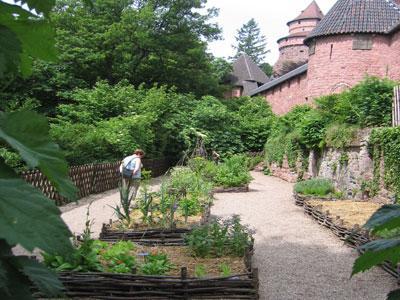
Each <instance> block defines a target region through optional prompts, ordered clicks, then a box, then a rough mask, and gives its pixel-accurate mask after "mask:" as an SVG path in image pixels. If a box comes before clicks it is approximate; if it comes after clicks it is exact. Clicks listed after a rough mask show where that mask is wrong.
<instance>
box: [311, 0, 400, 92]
mask: <svg viewBox="0 0 400 300" xmlns="http://www.w3.org/2000/svg"><path fill="white" fill-rule="evenodd" d="M399 24H400V9H399V7H398V6H397V5H396V0H374V1H370V0H338V1H337V2H336V4H335V5H334V6H333V7H332V8H331V10H330V11H329V12H328V13H327V15H326V16H325V17H324V18H323V19H322V21H321V22H319V24H318V25H317V27H316V28H315V29H314V30H313V31H312V32H311V33H310V35H309V36H308V37H307V38H306V40H305V41H304V42H305V44H307V45H308V47H309V58H308V71H307V78H308V91H307V94H308V98H316V97H319V96H321V95H327V94H331V93H336V92H341V91H343V90H344V89H347V88H349V87H351V86H354V85H355V84H357V83H358V82H360V81H361V80H362V79H363V78H364V77H365V76H366V75H370V76H378V77H389V78H391V79H396V80H399V79H400V68H399V67H398V53H400V34H399V33H398V32H396V30H397V29H398V25H399Z"/></svg>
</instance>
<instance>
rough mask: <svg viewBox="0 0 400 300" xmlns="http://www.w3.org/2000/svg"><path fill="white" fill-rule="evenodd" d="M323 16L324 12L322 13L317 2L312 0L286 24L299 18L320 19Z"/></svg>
mask: <svg viewBox="0 0 400 300" xmlns="http://www.w3.org/2000/svg"><path fill="white" fill-rule="evenodd" d="M323 17H324V14H323V13H322V11H321V9H320V8H319V6H318V4H317V2H315V1H313V2H311V4H310V5H309V6H307V8H306V9H305V10H303V11H302V12H301V14H300V15H298V16H297V18H295V19H293V20H292V21H290V22H289V23H288V24H290V23H292V22H295V21H300V20H306V19H318V20H321V19H322V18H323Z"/></svg>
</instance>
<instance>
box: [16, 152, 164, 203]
mask: <svg viewBox="0 0 400 300" xmlns="http://www.w3.org/2000/svg"><path fill="white" fill-rule="evenodd" d="M119 165H120V162H113V163H101V164H87V165H82V166H75V167H71V168H70V170H69V176H70V178H71V180H72V182H73V183H74V184H75V186H76V187H77V188H78V199H81V198H84V197H87V196H89V195H91V194H98V193H102V192H105V191H108V190H112V189H115V188H117V187H118V182H119V180H120V174H119V170H118V169H119ZM143 166H144V168H146V169H147V170H151V171H152V176H153V177H155V176H160V175H162V174H164V173H165V172H166V171H167V170H168V169H169V167H170V166H171V160H169V159H166V158H163V159H144V160H143ZM22 178H23V179H24V180H25V181H27V182H28V183H30V184H32V185H33V186H34V187H36V188H38V189H39V190H41V191H42V192H43V194H45V195H46V196H47V197H48V198H50V199H52V200H54V201H55V202H56V204H57V205H63V204H66V203H68V202H69V201H68V200H67V199H65V198H64V197H62V196H60V194H58V192H57V191H56V190H55V188H54V187H53V186H52V184H51V183H50V181H49V180H48V179H47V178H46V176H44V175H43V174H42V173H41V172H40V171H39V170H32V171H27V172H23V173H22Z"/></svg>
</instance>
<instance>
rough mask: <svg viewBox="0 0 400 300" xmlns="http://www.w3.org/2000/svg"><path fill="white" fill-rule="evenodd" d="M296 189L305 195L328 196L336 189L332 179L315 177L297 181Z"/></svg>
mask: <svg viewBox="0 0 400 300" xmlns="http://www.w3.org/2000/svg"><path fill="white" fill-rule="evenodd" d="M294 190H295V192H296V193H299V194H303V195H315V196H326V195H328V194H329V193H332V192H334V190H335V189H334V187H333V184H332V182H331V181H330V180H328V179H319V178H315V179H310V180H306V181H300V182H298V183H296V185H295V186H294Z"/></svg>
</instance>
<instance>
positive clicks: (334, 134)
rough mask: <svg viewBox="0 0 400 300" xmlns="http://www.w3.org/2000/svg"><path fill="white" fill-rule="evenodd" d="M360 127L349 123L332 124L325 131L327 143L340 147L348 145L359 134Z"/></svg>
mask: <svg viewBox="0 0 400 300" xmlns="http://www.w3.org/2000/svg"><path fill="white" fill-rule="evenodd" d="M357 130H358V127H357V126H350V125H347V124H332V125H330V126H329V127H328V128H327V129H326V132H325V139H324V142H325V145H326V146H328V147H332V148H336V149H340V148H344V147H346V146H348V145H349V144H350V143H351V141H352V140H353V139H354V137H355V136H356V134H357Z"/></svg>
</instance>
